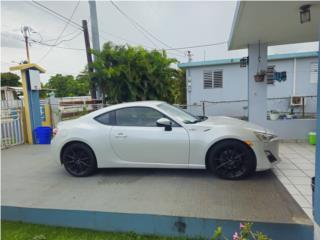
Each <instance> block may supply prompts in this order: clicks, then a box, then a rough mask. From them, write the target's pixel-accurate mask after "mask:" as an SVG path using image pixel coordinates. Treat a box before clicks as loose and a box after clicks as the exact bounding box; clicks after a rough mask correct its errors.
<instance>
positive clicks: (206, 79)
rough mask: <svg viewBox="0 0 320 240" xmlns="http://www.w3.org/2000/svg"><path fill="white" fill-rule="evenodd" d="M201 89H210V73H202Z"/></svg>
mask: <svg viewBox="0 0 320 240" xmlns="http://www.w3.org/2000/svg"><path fill="white" fill-rule="evenodd" d="M203 88H205V89H206V88H212V72H211V71H204V72H203Z"/></svg>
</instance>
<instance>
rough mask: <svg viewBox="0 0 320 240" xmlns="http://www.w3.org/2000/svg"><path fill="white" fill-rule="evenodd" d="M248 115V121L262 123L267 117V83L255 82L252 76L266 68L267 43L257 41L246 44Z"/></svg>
mask: <svg viewBox="0 0 320 240" xmlns="http://www.w3.org/2000/svg"><path fill="white" fill-rule="evenodd" d="M248 53H249V67H248V117H249V121H250V122H253V123H257V124H260V125H263V123H264V122H265V121H266V119H267V84H266V82H265V81H266V78H265V80H264V81H263V82H256V81H255V78H254V76H255V75H256V74H257V72H260V71H261V70H265V71H266V70H267V64H268V63H267V61H268V59H267V58H268V45H267V44H265V43H260V44H259V43H257V44H252V45H249V46H248Z"/></svg>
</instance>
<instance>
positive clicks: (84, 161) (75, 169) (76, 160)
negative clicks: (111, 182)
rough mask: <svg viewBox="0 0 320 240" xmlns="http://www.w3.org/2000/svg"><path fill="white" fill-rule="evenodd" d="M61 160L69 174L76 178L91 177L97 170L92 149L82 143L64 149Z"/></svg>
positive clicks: (75, 143)
mask: <svg viewBox="0 0 320 240" xmlns="http://www.w3.org/2000/svg"><path fill="white" fill-rule="evenodd" d="M61 160H62V163H63V165H64V168H65V169H66V170H67V172H68V173H70V174H71V175H73V176H76V177H85V176H89V175H91V174H93V173H94V171H95V170H96V169H97V162H96V158H95V156H94V154H93V152H92V150H91V148H90V147H89V146H88V145H86V144H84V143H81V142H74V143H70V144H68V145H67V146H66V147H65V148H64V149H63V152H62V155H61Z"/></svg>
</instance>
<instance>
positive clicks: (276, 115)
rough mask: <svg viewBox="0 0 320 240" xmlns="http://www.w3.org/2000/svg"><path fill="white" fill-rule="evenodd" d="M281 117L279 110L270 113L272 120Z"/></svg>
mask: <svg viewBox="0 0 320 240" xmlns="http://www.w3.org/2000/svg"><path fill="white" fill-rule="evenodd" d="M279 116H280V113H279V112H278V111H277V110H271V111H270V120H272V121H274V120H278V119H279Z"/></svg>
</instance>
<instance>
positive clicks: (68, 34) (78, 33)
mask: <svg viewBox="0 0 320 240" xmlns="http://www.w3.org/2000/svg"><path fill="white" fill-rule="evenodd" d="M79 31H80V32H79ZM75 33H77V34H76V35H75V36H74V37H72V38H70V39H67V40H65V41H71V40H73V39H74V38H76V37H77V36H79V35H80V34H81V33H82V31H81V30H75V31H73V32H71V33H67V34H65V35H63V36H62V37H61V38H65V37H67V36H70V35H73V34H75ZM55 40H57V38H52V39H48V40H43V41H41V42H52V41H55Z"/></svg>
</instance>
